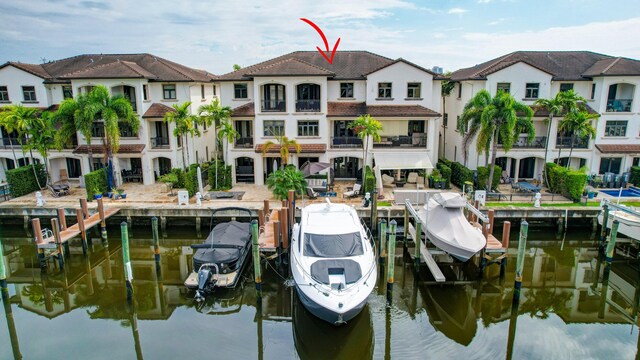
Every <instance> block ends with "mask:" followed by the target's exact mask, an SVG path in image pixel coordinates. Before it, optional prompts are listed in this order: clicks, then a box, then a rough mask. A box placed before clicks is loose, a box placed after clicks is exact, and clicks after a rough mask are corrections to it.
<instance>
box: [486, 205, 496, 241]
mask: <svg viewBox="0 0 640 360" xmlns="http://www.w3.org/2000/svg"><path fill="white" fill-rule="evenodd" d="M487 216H488V217H489V234H491V235H493V221H494V220H495V217H496V214H495V210H493V209H490V210H489V211H488V212H487Z"/></svg>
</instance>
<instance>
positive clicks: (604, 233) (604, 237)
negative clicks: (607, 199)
mask: <svg viewBox="0 0 640 360" xmlns="http://www.w3.org/2000/svg"><path fill="white" fill-rule="evenodd" d="M602 212H603V214H602V229H601V230H600V249H601V250H602V249H604V243H605V241H607V225H608V224H609V205H607V204H606V203H605V204H604V206H603V207H602Z"/></svg>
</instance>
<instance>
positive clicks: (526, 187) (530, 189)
mask: <svg viewBox="0 0 640 360" xmlns="http://www.w3.org/2000/svg"><path fill="white" fill-rule="evenodd" d="M518 187H519V188H520V189H522V190H524V191H528V192H538V191H540V187H539V186H535V185H533V184H531V183H529V182H526V181H519V182H518Z"/></svg>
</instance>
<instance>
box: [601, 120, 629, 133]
mask: <svg viewBox="0 0 640 360" xmlns="http://www.w3.org/2000/svg"><path fill="white" fill-rule="evenodd" d="M626 135H627V121H626V120H624V121H607V124H606V126H605V128H604V136H626Z"/></svg>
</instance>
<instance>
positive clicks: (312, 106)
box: [296, 99, 320, 112]
mask: <svg viewBox="0 0 640 360" xmlns="http://www.w3.org/2000/svg"><path fill="white" fill-rule="evenodd" d="M296 112H320V99H317V100H296Z"/></svg>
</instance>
